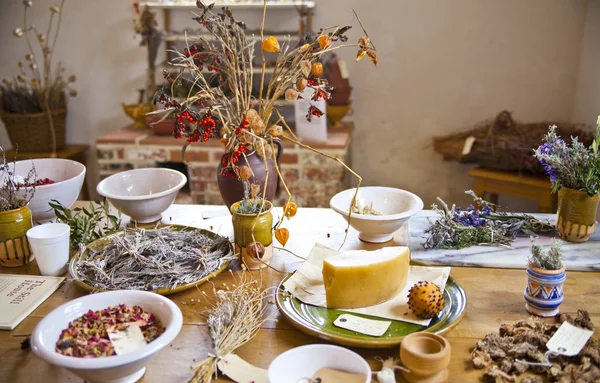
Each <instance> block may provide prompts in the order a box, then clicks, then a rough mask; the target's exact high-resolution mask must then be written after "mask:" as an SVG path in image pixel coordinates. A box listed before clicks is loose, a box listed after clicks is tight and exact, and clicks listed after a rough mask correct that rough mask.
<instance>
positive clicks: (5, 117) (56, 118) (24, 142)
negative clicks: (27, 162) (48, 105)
mask: <svg viewBox="0 0 600 383" xmlns="http://www.w3.org/2000/svg"><path fill="white" fill-rule="evenodd" d="M0 118H2V122H4V125H5V126H6V132H7V133H8V136H9V137H10V140H11V142H12V144H13V148H14V149H18V151H19V152H20V153H36V152H52V149H53V148H52V132H51V130H50V122H49V121H48V115H47V114H46V112H42V113H31V114H13V113H6V112H4V111H3V110H1V109H0ZM66 120H67V109H56V110H53V111H52V121H53V123H54V131H55V133H56V150H60V149H63V148H64V147H65V142H66Z"/></svg>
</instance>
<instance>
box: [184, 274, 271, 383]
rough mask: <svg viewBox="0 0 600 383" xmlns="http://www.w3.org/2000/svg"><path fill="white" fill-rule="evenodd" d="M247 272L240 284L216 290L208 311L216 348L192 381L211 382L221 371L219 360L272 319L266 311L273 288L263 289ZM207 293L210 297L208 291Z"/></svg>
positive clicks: (241, 278) (241, 276) (202, 362)
mask: <svg viewBox="0 0 600 383" xmlns="http://www.w3.org/2000/svg"><path fill="white" fill-rule="evenodd" d="M230 272H231V273H232V274H233V272H232V271H231V270H230ZM246 275H247V274H246V273H245V272H241V273H240V274H239V279H237V278H236V279H237V281H236V284H234V285H232V286H231V287H228V286H226V288H225V289H224V290H216V289H213V296H214V299H215V302H214V304H213V305H212V307H211V308H210V309H209V310H208V311H207V312H206V313H205V315H206V316H207V317H208V320H207V321H208V326H209V328H210V337H211V339H212V340H213V349H212V351H211V352H210V354H209V356H208V357H207V358H206V359H204V360H203V361H201V362H200V363H198V364H197V365H196V366H195V367H194V369H193V372H194V377H193V378H192V379H191V380H190V382H191V383H209V382H210V381H211V380H212V378H213V376H215V375H216V373H217V371H216V366H217V363H218V361H219V359H221V358H224V357H225V356H227V355H229V354H231V353H233V352H234V351H235V350H236V349H238V348H239V347H241V346H242V345H243V344H244V343H246V342H248V341H249V340H250V339H252V337H253V336H254V335H256V333H257V332H258V330H259V329H260V326H261V325H262V324H263V323H264V322H265V321H267V320H268V319H269V318H268V317H265V310H266V308H267V299H268V297H269V296H270V295H271V293H272V292H273V288H268V289H264V290H263V289H261V286H260V284H259V283H258V282H257V281H256V280H253V279H250V280H247V277H246ZM234 277H235V276H234ZM204 295H206V296H208V295H207V294H206V293H204Z"/></svg>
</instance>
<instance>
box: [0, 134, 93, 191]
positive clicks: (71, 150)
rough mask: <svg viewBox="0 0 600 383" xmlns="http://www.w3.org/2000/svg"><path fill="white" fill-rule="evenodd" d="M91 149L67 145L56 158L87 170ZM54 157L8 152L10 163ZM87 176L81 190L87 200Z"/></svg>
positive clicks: (49, 154) (38, 153)
mask: <svg viewBox="0 0 600 383" xmlns="http://www.w3.org/2000/svg"><path fill="white" fill-rule="evenodd" d="M89 148H90V146H89V145H83V144H82V145H70V144H67V145H65V147H64V148H63V149H60V150H57V151H56V158H65V159H68V160H73V161H77V162H79V163H81V164H83V165H84V166H85V167H86V168H87V156H86V152H87V150H88V149H89ZM51 156H52V152H21V151H16V150H14V149H10V150H7V151H6V159H7V160H8V161H12V160H13V159H16V160H17V161H20V160H29V159H32V158H50V157H51ZM86 178H87V174H86V177H85V178H84V180H83V188H82V189H81V198H82V199H84V200H87V199H89V198H90V194H89V190H88V187H87V181H86Z"/></svg>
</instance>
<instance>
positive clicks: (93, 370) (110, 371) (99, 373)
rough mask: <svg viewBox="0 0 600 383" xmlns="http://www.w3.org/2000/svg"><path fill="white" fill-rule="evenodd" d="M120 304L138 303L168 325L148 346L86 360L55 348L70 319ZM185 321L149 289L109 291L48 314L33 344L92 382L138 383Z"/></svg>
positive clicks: (37, 351)
mask: <svg viewBox="0 0 600 383" xmlns="http://www.w3.org/2000/svg"><path fill="white" fill-rule="evenodd" d="M118 304H125V305H130V306H132V305H138V306H140V307H141V308H142V309H144V311H147V312H150V313H152V314H154V315H155V316H156V317H157V318H158V319H159V320H160V322H161V324H162V325H163V326H164V327H165V332H164V333H163V334H162V335H161V336H159V337H158V338H156V339H155V340H154V341H152V342H150V343H148V344H147V345H146V346H144V347H142V348H140V349H137V350H135V351H132V352H129V353H127V354H124V355H114V356H109V357H105V358H97V359H84V358H75V357H72V356H66V355H62V354H59V353H57V352H56V351H55V346H56V341H57V340H58V338H59V336H60V333H61V331H62V330H63V329H65V328H67V327H68V325H69V322H71V321H73V320H74V319H77V318H79V317H80V316H82V315H83V314H85V313H86V312H87V311H88V310H92V311H95V310H102V309H105V308H107V307H108V306H115V305H118ZM182 323H183V318H182V315H181V310H179V308H178V307H177V305H176V304H175V303H173V302H172V301H171V300H170V299H168V298H165V297H163V296H161V295H158V294H154V293H150V292H147V291H135V290H120V291H109V292H104V293H98V294H91V295H86V296H83V297H81V298H78V299H74V300H72V301H70V302H67V303H65V304H64V305H62V306H60V307H58V308H56V309H55V310H54V311H52V312H51V313H50V314H48V315H46V316H45V317H44V318H43V319H42V320H41V321H40V323H38V325H37V326H36V327H35V330H33V334H32V336H31V347H32V349H33V352H34V353H35V354H36V355H37V356H38V357H40V358H41V359H43V360H44V361H46V362H48V363H50V364H53V365H56V366H59V367H64V368H66V369H68V370H69V371H71V372H72V373H73V374H75V375H77V376H79V377H80V378H83V379H85V380H86V381H87V382H89V383H94V382H105V383H129V382H136V381H137V380H139V379H140V378H141V377H142V376H143V375H144V373H145V372H146V366H147V365H148V363H149V362H150V360H151V359H152V358H154V357H155V356H156V354H157V353H158V352H159V351H160V350H162V349H163V348H164V347H166V346H168V345H169V344H171V342H173V340H174V339H175V338H176V337H177V334H179V331H180V330H181V326H182Z"/></svg>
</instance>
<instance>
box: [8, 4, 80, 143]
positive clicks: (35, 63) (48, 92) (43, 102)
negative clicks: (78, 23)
mask: <svg viewBox="0 0 600 383" xmlns="http://www.w3.org/2000/svg"><path fill="white" fill-rule="evenodd" d="M64 2H65V1H64V0H62V1H61V3H60V6H58V5H53V6H51V7H50V21H49V22H48V30H47V31H46V33H43V32H42V31H40V30H38V28H37V27H36V25H35V24H29V22H28V20H27V11H28V9H29V8H30V7H31V6H32V2H31V1H29V0H23V6H24V13H23V27H21V28H16V29H15V30H14V31H13V34H14V35H15V36H16V37H24V38H25V40H26V42H27V46H28V48H29V52H28V53H27V54H26V55H25V60H26V62H25V64H23V62H21V61H19V63H18V65H19V74H18V75H17V76H15V78H13V79H8V78H5V79H3V80H2V84H0V111H1V112H2V114H3V115H5V116H6V114H35V113H46V115H47V118H48V123H49V126H50V130H51V134H52V140H53V148H56V133H55V126H54V122H53V119H52V112H53V111H55V110H59V109H64V108H66V102H67V99H66V96H65V93H66V91H67V92H68V93H69V95H70V96H72V97H74V96H76V95H77V92H76V91H75V89H73V88H72V87H71V84H72V83H73V82H75V76H74V75H70V76H68V77H67V76H66V75H65V68H64V66H63V65H62V63H61V62H58V64H57V66H56V68H53V65H52V59H53V53H54V49H55V48H56V42H57V39H58V34H59V31H60V24H61V21H62V12H61V11H62V7H63V4H64ZM56 18H57V19H58V20H56V23H54V21H55V19H56ZM30 35H33V37H34V39H33V40H35V41H37V43H38V48H37V49H34V46H33V44H32V39H31V38H30ZM40 55H41V57H40ZM5 116H4V117H5Z"/></svg>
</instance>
